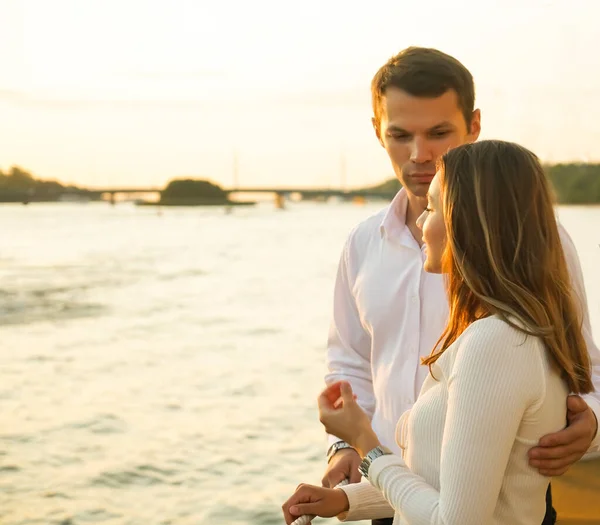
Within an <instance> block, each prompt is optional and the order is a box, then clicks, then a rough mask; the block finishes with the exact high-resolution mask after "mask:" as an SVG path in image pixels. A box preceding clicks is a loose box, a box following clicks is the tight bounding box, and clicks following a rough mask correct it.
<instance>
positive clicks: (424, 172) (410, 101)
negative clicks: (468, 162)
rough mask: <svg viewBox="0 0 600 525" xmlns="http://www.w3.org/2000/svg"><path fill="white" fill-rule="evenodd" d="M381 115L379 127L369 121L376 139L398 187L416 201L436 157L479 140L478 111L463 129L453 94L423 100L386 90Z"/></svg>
mask: <svg viewBox="0 0 600 525" xmlns="http://www.w3.org/2000/svg"><path fill="white" fill-rule="evenodd" d="M381 113H382V114H381V121H380V122H379V123H377V122H376V121H375V119H374V120H373V126H374V127H375V132H376V134H377V138H378V139H379V142H380V143H381V145H382V146H383V147H384V148H385V150H386V151H387V154H388V156H389V157H390V160H391V161H392V166H393V168H394V172H395V174H396V177H397V178H398V180H399V181H400V182H401V183H402V186H404V187H405V188H406V190H407V191H408V192H409V193H412V194H413V195H416V196H417V197H425V195H426V194H427V189H428V188H429V184H430V183H431V181H432V179H433V176H434V175H435V164H436V161H437V160H438V158H439V157H441V156H442V155H443V154H444V153H446V152H447V151H448V150H449V149H451V148H455V147H457V146H460V145H461V144H465V143H468V142H474V141H475V140H477V137H478V136H479V131H480V113H479V110H475V111H474V112H473V117H472V119H471V126H470V128H469V129H467V123H466V122H465V117H464V115H463V112H462V111H461V109H460V107H459V105H458V96H457V94H456V92H455V91H454V90H448V91H446V93H444V94H443V95H441V96H439V97H437V98H424V97H415V96H412V95H409V94H408V93H406V92H405V91H403V90H401V89H398V88H388V89H387V90H386V93H385V96H384V97H383V100H382V112H381Z"/></svg>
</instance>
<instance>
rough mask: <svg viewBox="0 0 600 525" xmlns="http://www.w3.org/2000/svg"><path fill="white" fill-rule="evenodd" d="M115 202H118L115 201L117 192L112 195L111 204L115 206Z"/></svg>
mask: <svg viewBox="0 0 600 525" xmlns="http://www.w3.org/2000/svg"><path fill="white" fill-rule="evenodd" d="M115 202H116V201H115V192H114V191H113V192H111V193H110V203H111V205H112V206H114V205H115Z"/></svg>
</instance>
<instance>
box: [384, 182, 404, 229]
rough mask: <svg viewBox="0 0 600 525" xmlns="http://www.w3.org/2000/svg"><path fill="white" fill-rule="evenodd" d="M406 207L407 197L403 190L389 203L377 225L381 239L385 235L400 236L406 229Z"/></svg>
mask: <svg viewBox="0 0 600 525" xmlns="http://www.w3.org/2000/svg"><path fill="white" fill-rule="evenodd" d="M407 207H408V196H407V195H406V190H405V189H404V188H402V189H400V191H399V192H398V193H396V195H395V196H394V198H393V199H392V202H390V205H389V206H388V209H387V211H386V212H385V215H384V217H383V219H382V221H381V224H380V225H379V233H380V234H381V237H382V238H383V237H384V235H385V234H386V233H387V234H388V235H391V236H400V235H402V233H403V231H404V229H405V227H406V209H407Z"/></svg>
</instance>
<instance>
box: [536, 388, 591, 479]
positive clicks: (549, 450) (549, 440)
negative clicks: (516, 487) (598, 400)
mask: <svg viewBox="0 0 600 525" xmlns="http://www.w3.org/2000/svg"><path fill="white" fill-rule="evenodd" d="M567 420H568V426H567V428H565V429H564V430H561V431H560V432H556V433H554V434H548V435H546V436H544V437H542V438H541V439H540V442H539V445H538V446H537V447H535V448H532V449H531V450H530V451H529V464H530V465H531V466H532V467H534V468H537V469H538V470H539V472H540V474H542V475H543V476H561V475H562V474H564V473H565V472H566V471H567V470H569V467H570V466H571V465H573V463H575V462H577V461H579V460H580V459H581V458H582V457H583V455H584V454H585V453H586V452H587V451H588V449H589V448H590V445H591V444H592V441H593V439H594V437H595V435H596V432H597V431H598V422H597V421H596V416H595V415H594V412H593V411H592V409H591V408H590V407H589V406H588V405H587V403H586V402H585V401H584V400H583V399H582V398H581V397H579V396H569V397H568V398H567Z"/></svg>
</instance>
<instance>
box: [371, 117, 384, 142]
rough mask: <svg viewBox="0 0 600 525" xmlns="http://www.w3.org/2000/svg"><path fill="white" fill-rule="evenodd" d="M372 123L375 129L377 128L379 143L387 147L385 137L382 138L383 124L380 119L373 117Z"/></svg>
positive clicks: (376, 134)
mask: <svg viewBox="0 0 600 525" xmlns="http://www.w3.org/2000/svg"><path fill="white" fill-rule="evenodd" d="M371 125H372V126H373V129H374V130H375V136H376V137H377V140H378V141H379V144H381V146H382V147H385V146H384V144H383V139H382V138H381V126H380V123H379V120H377V119H376V118H375V117H372V118H371Z"/></svg>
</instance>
